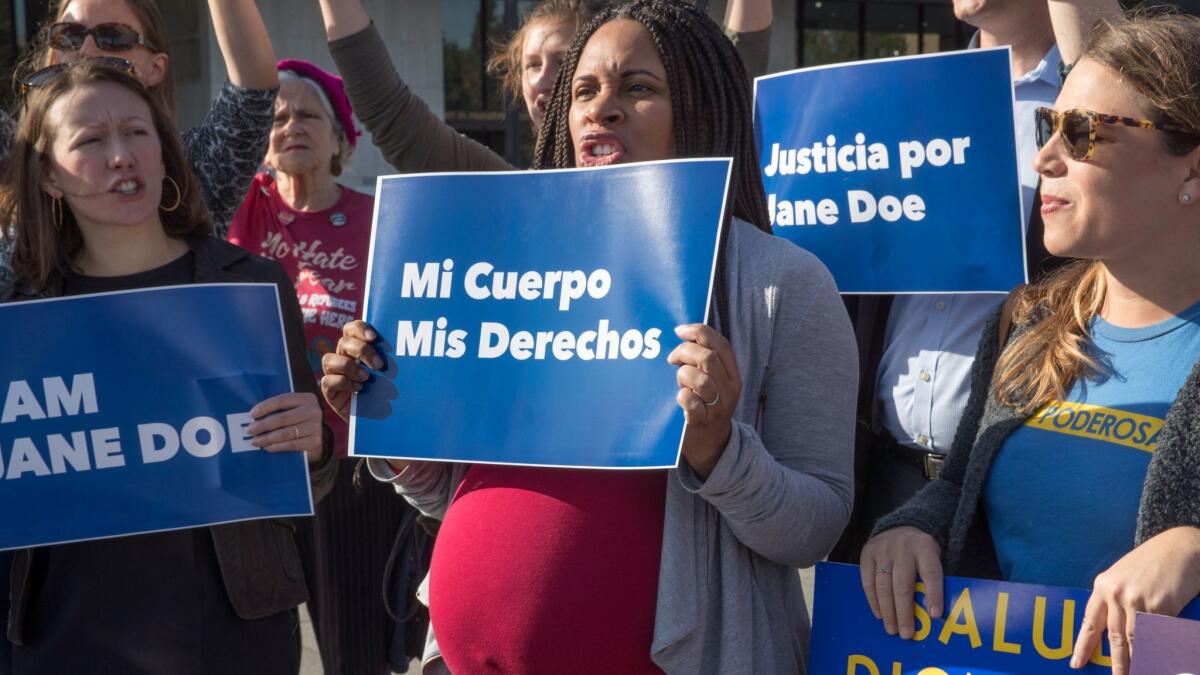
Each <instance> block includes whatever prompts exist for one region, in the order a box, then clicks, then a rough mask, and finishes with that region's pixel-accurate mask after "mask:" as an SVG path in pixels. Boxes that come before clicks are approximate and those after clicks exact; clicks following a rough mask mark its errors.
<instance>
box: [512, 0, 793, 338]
mask: <svg viewBox="0 0 1200 675" xmlns="http://www.w3.org/2000/svg"><path fill="white" fill-rule="evenodd" d="M617 19H631V20H633V21H636V22H638V23H640V24H641V25H642V27H643V28H644V29H645V30H646V32H647V33H648V34H649V35H650V39H651V40H652V41H653V42H654V47H655V49H656V50H657V51H658V56H659V58H660V59H662V63H663V68H664V69H665V70H666V74H667V86H668V89H669V90H670V97H671V114H672V117H673V127H672V128H673V131H674V134H675V150H676V152H677V154H678V156H679V157H732V158H733V169H732V172H731V173H730V177H729V196H728V203H729V205H730V207H731V208H730V209H729V210H727V211H726V223H725V227H723V228H721V236H722V241H721V244H720V252H719V255H718V257H717V270H716V283H715V284H714V287H713V297H714V303H715V307H716V312H715V316H716V317H719V323H718V325H720V326H721V329H722V330H723V331H728V330H729V325H728V318H729V291H728V283H727V281H726V279H725V238H727V237H728V236H729V230H730V229H731V228H730V227H729V225H730V223H729V218H730V217H731V215H732V216H736V217H738V218H741V219H742V220H745V221H746V222H748V223H750V224H751V225H754V226H755V227H757V228H758V229H760V230H762V231H763V232H766V233H768V234H771V224H770V215H769V213H768V212H767V199H766V195H765V193H764V191H763V183H762V171H761V169H760V168H759V163H758V149H757V147H756V146H755V144H754V126H753V125H754V110H753V99H752V97H751V90H750V80H749V78H748V77H747V76H746V67H745V65H743V63H742V59H741V57H740V56H739V55H738V52H737V49H736V48H735V47H734V46H733V42H731V41H730V40H729V38H727V37H726V36H725V33H724V31H722V30H721V27H720V26H718V25H717V24H716V23H715V22H714V21H713V20H712V19H711V18H709V16H708V15H707V14H706V13H704V12H703V11H701V10H699V9H697V8H696V7H695V6H694V5H692V4H691V3H690V2H684V1H683V0H630V1H627V2H623V3H621V4H619V5H614V6H611V7H609V8H608V9H606V10H605V11H604V12H602V13H600V14H599V15H597V16H596V18H595V19H593V20H592V21H591V22H590V23H589V24H588V25H587V26H585V27H584V28H583V29H581V30H580V31H579V33H578V34H577V35H576V36H575V41H574V42H573V43H572V44H571V49H570V50H569V51H568V52H567V55H566V56H565V57H564V58H563V64H562V67H561V68H559V71H558V77H557V78H556V79H555V81H554V93H553V94H552V95H551V97H550V102H549V104H548V105H547V106H546V119H545V121H544V122H543V123H542V129H541V133H540V134H538V140H537V146H536V148H535V149H534V153H533V157H534V158H533V165H534V168H535V169H554V168H559V169H561V168H568V167H573V166H575V146H574V143H573V142H572V140H571V129H570V121H569V119H570V112H571V80H572V79H574V77H575V70H576V68H578V67H579V58H580V56H581V55H582V54H583V49H584V47H585V46H586V45H587V42H588V40H589V39H590V38H591V36H592V35H594V34H595V33H596V31H597V30H599V29H600V27H601V26H603V25H604V24H606V23H608V22H609V21H614V20H617Z"/></svg>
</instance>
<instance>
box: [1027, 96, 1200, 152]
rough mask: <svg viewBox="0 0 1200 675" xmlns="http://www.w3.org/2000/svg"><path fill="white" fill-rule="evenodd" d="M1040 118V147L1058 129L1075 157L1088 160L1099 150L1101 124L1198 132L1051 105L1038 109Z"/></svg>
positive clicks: (1038, 124) (1065, 144)
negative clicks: (1061, 110) (1056, 109)
mask: <svg viewBox="0 0 1200 675" xmlns="http://www.w3.org/2000/svg"><path fill="white" fill-rule="evenodd" d="M1034 118H1035V119H1036V121H1037V124H1036V132H1037V146H1038V149H1039V150H1040V149H1041V148H1042V147H1043V146H1045V145H1046V144H1047V143H1049V142H1050V137H1051V136H1053V135H1054V133H1055V132H1058V135H1059V138H1061V139H1062V144H1063V149H1065V150H1066V151H1067V156H1068V157H1070V158H1071V159H1074V160H1077V161H1080V162H1086V161H1087V160H1089V159H1091V157H1092V153H1094V152H1095V151H1096V129H1097V128H1098V127H1099V126H1100V125H1101V124H1120V125H1122V126H1127V127H1136V128H1139V129H1157V130H1159V131H1172V132H1175V133H1181V134H1189V135H1194V134H1192V132H1189V131H1188V130H1186V129H1183V128H1181V127H1177V126H1175V125H1173V124H1162V123H1159V122H1152V121H1150V120H1146V119H1138V118H1135V117H1122V116H1121V115H1106V114H1104V113H1098V112H1093V111H1091V110H1080V109H1076V110H1067V111H1065V112H1061V113H1060V112H1056V111H1054V110H1051V109H1050V108H1038V109H1037V110H1036V111H1034Z"/></svg>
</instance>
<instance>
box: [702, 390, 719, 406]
mask: <svg viewBox="0 0 1200 675" xmlns="http://www.w3.org/2000/svg"><path fill="white" fill-rule="evenodd" d="M700 402H701V403H703V404H704V407H706V408H711V407H713V406H714V405H716V404H718V403H720V402H721V390H720V389H718V390H717V397H716V398H714V399H713V400H712V401H705V400H704V399H700Z"/></svg>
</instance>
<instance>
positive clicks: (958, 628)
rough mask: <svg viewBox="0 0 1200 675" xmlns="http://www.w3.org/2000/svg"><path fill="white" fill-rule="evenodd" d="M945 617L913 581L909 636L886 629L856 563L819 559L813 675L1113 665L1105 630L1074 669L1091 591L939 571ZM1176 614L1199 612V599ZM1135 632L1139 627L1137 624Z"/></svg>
mask: <svg viewBox="0 0 1200 675" xmlns="http://www.w3.org/2000/svg"><path fill="white" fill-rule="evenodd" d="M945 593H946V596H945V597H946V603H945V607H946V609H945V611H944V612H943V618H941V619H934V618H932V617H930V616H929V612H928V611H927V610H926V609H925V605H924V603H925V594H924V586H923V585H922V584H917V595H916V602H915V603H914V607H913V610H914V613H915V617H916V629H917V630H916V634H915V635H914V637H913V639H912V640H902V639H900V638H899V637H896V636H892V635H888V634H887V633H886V632H884V630H883V623H882V622H880V621H879V620H878V619H876V618H875V617H874V615H872V614H871V608H870V607H869V606H868V605H867V599H866V597H865V596H864V595H863V590H862V582H861V581H860V579H859V570H858V567H856V566H854V565H835V564H830V563H818V564H817V575H816V582H815V589H814V598H813V633H812V651H811V654H810V656H809V665H808V672H810V673H813V674H814V675H843V674H844V675H1067V673H1093V674H1094V675H1101V674H1102V673H1103V674H1107V673H1110V672H1111V661H1110V659H1109V658H1108V655H1107V636H1106V638H1105V642H1104V643H1103V644H1102V648H1101V649H1100V650H1097V652H1096V653H1095V654H1093V655H1092V660H1091V662H1090V663H1089V664H1088V666H1087V667H1086V668H1084V669H1082V670H1071V669H1070V667H1069V665H1068V664H1069V663H1070V660H1071V654H1072V652H1073V650H1074V646H1075V636H1076V635H1078V634H1079V626H1080V624H1081V623H1082V621H1083V611H1084V609H1085V608H1086V607H1087V601H1088V596H1089V595H1091V593H1090V591H1086V590H1083V589H1078V588H1059V587H1054V586H1032V585H1028V584H1011V583H1005V582H1000V581H982V580H978V579H964V578H961V577H946V589H945ZM1181 616H1183V617H1187V618H1200V602H1192V603H1191V604H1190V605H1188V606H1187V607H1186V608H1185V609H1184V611H1183V613H1182V614H1181ZM1139 634H1140V633H1139Z"/></svg>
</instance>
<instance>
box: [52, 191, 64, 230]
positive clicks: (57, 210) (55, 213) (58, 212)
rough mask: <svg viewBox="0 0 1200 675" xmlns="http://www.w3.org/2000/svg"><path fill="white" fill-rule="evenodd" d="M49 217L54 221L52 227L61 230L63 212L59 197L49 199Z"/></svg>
mask: <svg viewBox="0 0 1200 675" xmlns="http://www.w3.org/2000/svg"><path fill="white" fill-rule="evenodd" d="M50 217H51V219H52V220H53V221H54V229H56V230H62V223H63V212H62V198H61V197H55V198H54V199H52V200H51V201H50Z"/></svg>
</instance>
